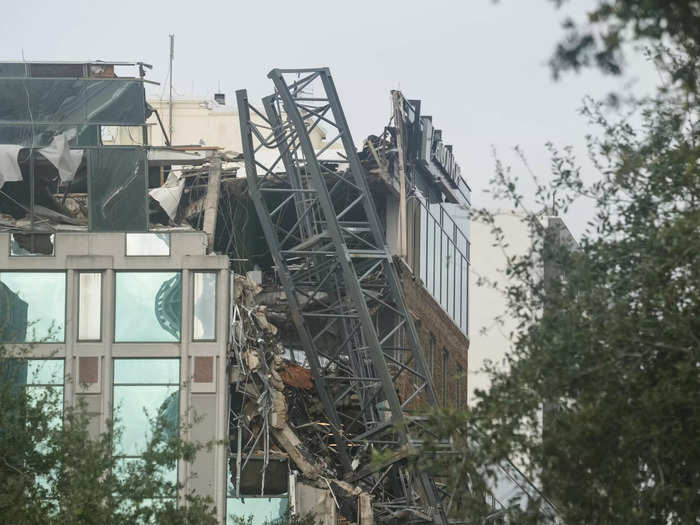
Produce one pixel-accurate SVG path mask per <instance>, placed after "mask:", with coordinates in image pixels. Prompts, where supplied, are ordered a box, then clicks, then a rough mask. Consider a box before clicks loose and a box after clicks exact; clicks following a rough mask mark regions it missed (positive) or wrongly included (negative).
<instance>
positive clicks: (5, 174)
mask: <svg viewBox="0 0 700 525" xmlns="http://www.w3.org/2000/svg"><path fill="white" fill-rule="evenodd" d="M20 149H22V146H16V145H14V144H0V188H2V186H3V185H4V184H5V183H6V182H16V181H20V180H22V172H21V171H20V169H19V162H18V160H17V155H18V154H19V150H20Z"/></svg>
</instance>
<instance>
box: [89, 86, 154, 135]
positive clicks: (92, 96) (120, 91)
mask: <svg viewBox="0 0 700 525" xmlns="http://www.w3.org/2000/svg"><path fill="white" fill-rule="evenodd" d="M145 101H146V95H145V92H144V88H143V82H140V81H138V80H132V79H116V80H115V79H100V80H96V79H91V80H89V81H87V83H86V86H85V100H84V103H85V107H86V111H87V121H88V122H95V123H99V124H112V125H115V126H128V125H132V126H138V125H142V124H143V123H144V122H145V120H146V106H145Z"/></svg>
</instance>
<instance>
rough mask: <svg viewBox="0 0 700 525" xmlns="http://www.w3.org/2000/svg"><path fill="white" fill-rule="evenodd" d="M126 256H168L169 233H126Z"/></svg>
mask: <svg viewBox="0 0 700 525" xmlns="http://www.w3.org/2000/svg"><path fill="white" fill-rule="evenodd" d="M126 254H127V255H170V234H169V233H127V234H126Z"/></svg>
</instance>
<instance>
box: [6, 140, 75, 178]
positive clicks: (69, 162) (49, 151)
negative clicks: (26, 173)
mask: <svg viewBox="0 0 700 525" xmlns="http://www.w3.org/2000/svg"><path fill="white" fill-rule="evenodd" d="M73 136H75V130H72V133H71V132H70V131H69V132H68V133H61V134H58V135H56V136H54V137H53V140H52V141H51V144H49V145H48V146H45V147H43V148H37V149H35V151H37V152H38V153H40V154H41V156H42V157H44V158H45V159H46V160H48V161H49V162H50V163H51V164H53V165H54V166H55V167H56V169H57V170H58V176H59V177H60V178H61V181H62V182H66V181H69V180H73V177H75V173H76V171H78V168H79V167H80V163H81V162H82V161H83V150H81V149H80V150H72V149H70V146H69V144H68V142H69V141H70V140H71V139H72V138H73ZM22 149H28V148H27V147H25V146H19V145H15V144H0V188H1V187H2V186H3V184H5V183H6V182H16V181H21V180H22V171H21V169H20V167H19V158H18V155H19V152H20V150H22Z"/></svg>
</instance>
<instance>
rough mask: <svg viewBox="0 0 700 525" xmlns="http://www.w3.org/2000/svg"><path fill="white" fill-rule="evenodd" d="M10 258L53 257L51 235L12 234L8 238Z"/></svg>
mask: <svg viewBox="0 0 700 525" xmlns="http://www.w3.org/2000/svg"><path fill="white" fill-rule="evenodd" d="M10 255H11V256H21V257H25V256H37V255H54V234H53V233H13V234H12V235H11V236H10Z"/></svg>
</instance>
